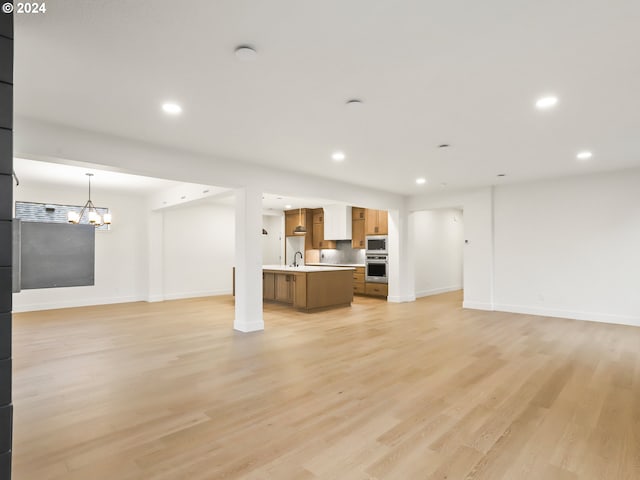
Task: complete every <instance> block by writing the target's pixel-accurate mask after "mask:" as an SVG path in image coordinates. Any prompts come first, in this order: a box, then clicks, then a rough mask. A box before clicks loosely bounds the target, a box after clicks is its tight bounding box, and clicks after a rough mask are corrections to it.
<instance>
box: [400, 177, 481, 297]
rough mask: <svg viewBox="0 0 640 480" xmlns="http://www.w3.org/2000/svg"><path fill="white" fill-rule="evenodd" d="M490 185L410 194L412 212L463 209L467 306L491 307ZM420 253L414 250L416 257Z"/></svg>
mask: <svg viewBox="0 0 640 480" xmlns="http://www.w3.org/2000/svg"><path fill="white" fill-rule="evenodd" d="M492 197H493V193H492V188H481V189H474V190H466V191H459V192H455V191H454V192H444V193H439V194H437V195H420V196H413V197H411V198H410V199H409V201H408V202H407V203H408V207H409V209H410V210H411V211H413V212H415V213H413V215H414V216H415V215H416V214H417V213H418V212H419V211H423V210H432V209H441V208H456V209H460V210H463V211H464V240H465V241H468V243H465V244H464V248H463V284H464V285H463V288H464V302H463V306H464V307H466V308H477V309H481V310H492V309H493V221H492V219H493V210H492V208H493V207H492V202H493V200H492ZM418 255H419V251H417V250H416V252H415V256H418Z"/></svg>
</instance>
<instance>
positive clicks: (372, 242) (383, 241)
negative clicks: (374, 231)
mask: <svg viewBox="0 0 640 480" xmlns="http://www.w3.org/2000/svg"><path fill="white" fill-rule="evenodd" d="M388 242H389V238H388V237H387V235H367V248H366V250H367V255H369V254H374V255H375V254H384V255H386V254H387V253H389V252H388V248H387V247H388V245H387V243H388Z"/></svg>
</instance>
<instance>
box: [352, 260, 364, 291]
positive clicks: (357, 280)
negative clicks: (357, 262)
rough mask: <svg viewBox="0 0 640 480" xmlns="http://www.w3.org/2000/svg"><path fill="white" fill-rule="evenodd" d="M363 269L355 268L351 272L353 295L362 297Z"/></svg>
mask: <svg viewBox="0 0 640 480" xmlns="http://www.w3.org/2000/svg"><path fill="white" fill-rule="evenodd" d="M364 283H365V282H364V267H356V269H355V270H354V271H353V293H354V294H355V295H364V293H365V289H364Z"/></svg>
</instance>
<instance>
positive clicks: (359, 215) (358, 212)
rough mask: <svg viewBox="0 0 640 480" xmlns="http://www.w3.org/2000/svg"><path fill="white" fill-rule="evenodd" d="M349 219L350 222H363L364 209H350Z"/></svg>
mask: <svg viewBox="0 0 640 480" xmlns="http://www.w3.org/2000/svg"><path fill="white" fill-rule="evenodd" d="M351 219H352V220H364V219H365V209H364V208H361V207H353V208H352V209H351Z"/></svg>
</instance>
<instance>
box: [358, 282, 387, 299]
mask: <svg viewBox="0 0 640 480" xmlns="http://www.w3.org/2000/svg"><path fill="white" fill-rule="evenodd" d="M388 292H389V286H388V285H387V284H386V283H370V282H366V283H365V284H364V293H365V294H367V295H372V296H375V297H386V296H387V295H388Z"/></svg>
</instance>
